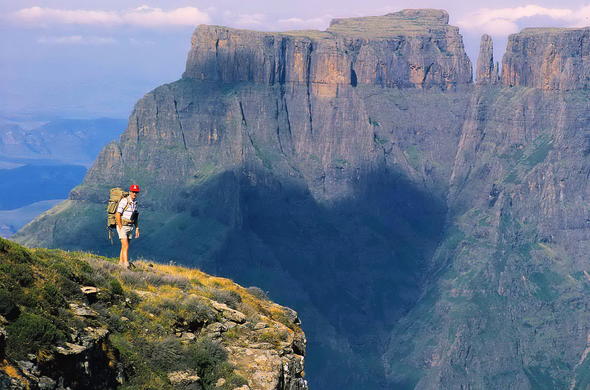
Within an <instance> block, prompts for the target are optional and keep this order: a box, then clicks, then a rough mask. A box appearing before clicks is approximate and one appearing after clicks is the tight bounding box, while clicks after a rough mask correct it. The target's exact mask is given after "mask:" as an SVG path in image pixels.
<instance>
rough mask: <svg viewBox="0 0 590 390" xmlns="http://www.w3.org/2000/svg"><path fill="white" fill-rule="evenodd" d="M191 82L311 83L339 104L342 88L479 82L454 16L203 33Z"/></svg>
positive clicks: (203, 29) (191, 59) (189, 72)
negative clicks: (317, 28)
mask: <svg viewBox="0 0 590 390" xmlns="http://www.w3.org/2000/svg"><path fill="white" fill-rule="evenodd" d="M184 77H190V78H195V79H198V80H209V81H223V82H240V81H253V82H257V83H265V84H271V85H272V84H284V83H303V84H310V85H311V87H312V88H311V90H312V92H313V93H314V94H316V95H318V96H332V97H333V96H335V95H336V90H337V85H352V86H356V85H358V84H366V85H378V86H384V87H401V88H431V87H437V88H440V89H449V88H454V87H456V86H458V85H465V84H469V83H471V62H470V60H469V58H468V57H467V56H466V55H465V51H464V49H463V42H462V39H461V36H460V35H459V31H458V29H457V28H456V27H453V26H449V25H448V15H447V14H446V12H444V11H430V12H425V11H419V10H414V11H411V10H410V11H402V12H398V13H394V14H389V15H385V16H379V17H370V18H353V19H336V20H334V21H333V22H332V24H331V26H330V28H328V30H327V31H323V32H320V31H294V32H286V33H262V32H255V31H244V30H235V29H230V28H226V27H217V26H200V27H199V28H198V29H197V30H196V31H195V33H194V35H193V39H192V48H191V51H190V53H189V56H188V60H187V66H186V71H185V73H184Z"/></svg>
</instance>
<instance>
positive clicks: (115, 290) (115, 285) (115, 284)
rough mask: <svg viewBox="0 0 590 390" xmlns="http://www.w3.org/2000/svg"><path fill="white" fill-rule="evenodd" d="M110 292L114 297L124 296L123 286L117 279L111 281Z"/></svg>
mask: <svg viewBox="0 0 590 390" xmlns="http://www.w3.org/2000/svg"><path fill="white" fill-rule="evenodd" d="M109 290H110V292H111V294H113V295H121V296H122V295H123V293H124V291H123V286H121V283H120V282H119V281H118V280H117V279H111V280H110V281H109Z"/></svg>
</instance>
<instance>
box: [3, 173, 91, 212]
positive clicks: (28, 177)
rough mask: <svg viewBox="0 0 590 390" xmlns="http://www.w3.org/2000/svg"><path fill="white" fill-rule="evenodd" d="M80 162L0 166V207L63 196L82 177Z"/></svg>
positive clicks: (8, 207)
mask: <svg viewBox="0 0 590 390" xmlns="http://www.w3.org/2000/svg"><path fill="white" fill-rule="evenodd" d="M85 173H86V168H84V167H83V166H81V165H41V166H35V165H26V166H24V167H19V168H14V169H2V170H0V193H2V197H0V210H11V209H16V208H19V207H23V206H26V205H28V204H31V203H35V202H39V201H41V200H47V199H65V198H66V197H67V196H68V193H69V192H70V190H71V189H72V188H74V187H75V186H76V185H77V184H79V183H80V182H81V181H82V179H83V178H84V174H85Z"/></svg>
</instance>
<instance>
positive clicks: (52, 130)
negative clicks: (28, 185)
mask: <svg viewBox="0 0 590 390" xmlns="http://www.w3.org/2000/svg"><path fill="white" fill-rule="evenodd" d="M125 127H126V121H125V120H122V119H112V118H99V119H58V120H54V121H51V122H48V123H46V124H43V125H41V126H39V127H36V128H33V129H31V130H27V129H24V128H23V127H22V126H19V125H18V124H15V123H4V124H0V162H3V163H5V164H6V163H16V164H39V163H42V164H47V162H48V161H53V162H59V163H62V164H64V163H65V164H73V165H84V166H86V167H88V166H90V164H92V162H93V161H94V159H95V158H96V156H97V154H98V152H99V151H100V150H101V149H102V148H103V147H104V146H105V145H106V144H107V143H109V142H110V141H112V140H114V139H116V138H117V137H118V136H119V135H120V134H121V133H122V132H123V130H124V129H125Z"/></svg>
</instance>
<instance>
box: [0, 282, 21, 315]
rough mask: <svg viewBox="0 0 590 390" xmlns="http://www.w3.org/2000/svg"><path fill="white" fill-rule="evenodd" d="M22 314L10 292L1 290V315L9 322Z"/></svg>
mask: <svg viewBox="0 0 590 390" xmlns="http://www.w3.org/2000/svg"><path fill="white" fill-rule="evenodd" d="M19 314H20V310H19V308H18V306H17V305H16V302H15V301H14V298H13V297H12V295H11V294H10V293H8V291H5V290H0V315H2V316H3V317H4V318H6V319H7V320H8V321H13V320H15V319H16V317H18V315H19Z"/></svg>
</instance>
